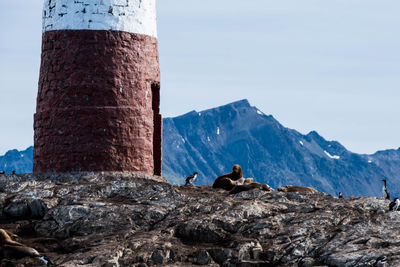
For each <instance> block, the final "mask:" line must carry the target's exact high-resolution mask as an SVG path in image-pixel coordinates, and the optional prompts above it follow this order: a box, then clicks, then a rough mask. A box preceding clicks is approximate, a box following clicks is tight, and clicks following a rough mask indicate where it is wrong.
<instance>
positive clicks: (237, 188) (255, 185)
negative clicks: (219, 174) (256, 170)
mask: <svg viewBox="0 0 400 267" xmlns="http://www.w3.org/2000/svg"><path fill="white" fill-rule="evenodd" d="M253 189H260V190H263V191H268V192H270V191H273V189H272V188H271V187H270V186H269V185H266V184H260V183H256V182H252V183H245V184H243V185H237V186H235V187H234V188H233V189H232V190H231V191H229V194H237V193H240V192H243V191H249V190H253Z"/></svg>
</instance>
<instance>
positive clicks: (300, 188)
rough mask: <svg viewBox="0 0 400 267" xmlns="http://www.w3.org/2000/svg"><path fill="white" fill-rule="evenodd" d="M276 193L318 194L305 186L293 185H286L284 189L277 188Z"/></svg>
mask: <svg viewBox="0 0 400 267" xmlns="http://www.w3.org/2000/svg"><path fill="white" fill-rule="evenodd" d="M278 191H281V192H306V193H318V191H317V190H316V189H314V188H312V187H305V186H295V185H287V186H285V187H279V188H278Z"/></svg>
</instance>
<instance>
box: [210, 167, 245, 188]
mask: <svg viewBox="0 0 400 267" xmlns="http://www.w3.org/2000/svg"><path fill="white" fill-rule="evenodd" d="M240 178H243V171H242V167H240V165H239V164H235V165H233V167H232V172H231V173H228V174H224V175H221V176H219V177H218V178H217V179H215V182H214V184H213V188H223V189H225V190H231V189H232V188H233V187H235V186H236V182H235V181H237V180H239V179H240Z"/></svg>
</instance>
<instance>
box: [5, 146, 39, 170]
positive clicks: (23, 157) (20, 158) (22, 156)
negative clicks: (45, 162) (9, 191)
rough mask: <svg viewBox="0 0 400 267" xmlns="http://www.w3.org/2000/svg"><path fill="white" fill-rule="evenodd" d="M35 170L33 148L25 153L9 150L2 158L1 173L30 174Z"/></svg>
mask: <svg viewBox="0 0 400 267" xmlns="http://www.w3.org/2000/svg"><path fill="white" fill-rule="evenodd" d="M32 169H33V147H29V148H28V149H26V150H24V151H18V150H17V149H13V150H9V151H7V153H6V154H5V155H4V156H0V171H5V172H6V173H12V171H13V170H15V171H17V173H30V172H32Z"/></svg>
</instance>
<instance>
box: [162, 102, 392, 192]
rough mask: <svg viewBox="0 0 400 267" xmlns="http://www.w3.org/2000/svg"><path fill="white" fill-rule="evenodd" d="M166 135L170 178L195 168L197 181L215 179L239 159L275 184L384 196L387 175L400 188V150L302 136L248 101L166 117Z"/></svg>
mask: <svg viewBox="0 0 400 267" xmlns="http://www.w3.org/2000/svg"><path fill="white" fill-rule="evenodd" d="M163 138H164V140H163V144H164V147H163V149H164V158H163V175H164V176H165V177H167V178H168V179H170V180H171V179H176V177H184V176H186V175H188V174H189V173H192V172H193V171H197V172H199V178H198V181H197V184H211V183H212V182H213V181H214V179H215V178H216V177H217V176H219V175H221V174H223V173H227V172H230V169H231V167H232V166H233V165H234V164H240V165H241V166H242V168H243V171H244V175H245V177H253V178H255V180H256V181H258V182H261V183H267V184H269V185H270V186H272V187H274V188H277V187H280V186H283V185H287V184H293V185H304V186H312V187H315V188H317V189H318V190H321V191H324V192H327V193H330V194H335V195H336V194H337V192H339V191H342V192H343V194H344V195H345V196H348V195H362V196H380V195H381V186H382V182H381V179H382V178H386V179H388V184H389V186H390V189H391V191H392V193H394V194H398V193H400V186H397V185H396V182H397V181H400V164H399V163H400V150H391V151H382V152H378V153H376V154H374V155H360V154H356V153H352V152H350V151H348V150H347V149H346V148H345V147H344V146H342V145H341V144H340V143H338V142H336V141H327V140H325V139H324V138H323V137H321V136H320V135H319V134H318V133H317V132H315V131H312V132H310V133H309V134H307V135H303V134H301V133H299V132H297V131H295V130H292V129H289V128H286V127H284V126H282V125H281V124H280V123H279V122H278V121H277V120H275V119H274V117H272V116H270V115H265V114H264V113H263V112H261V111H260V110H258V109H257V108H256V107H252V106H250V104H249V102H248V101H247V100H241V101H238V102H234V103H231V104H228V105H225V106H221V107H218V108H214V109H209V110H205V111H201V112H196V111H192V112H190V113H187V114H185V115H182V116H179V117H176V118H166V119H164V136H163ZM180 182H181V183H182V182H183V180H182V179H181V180H180Z"/></svg>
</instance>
